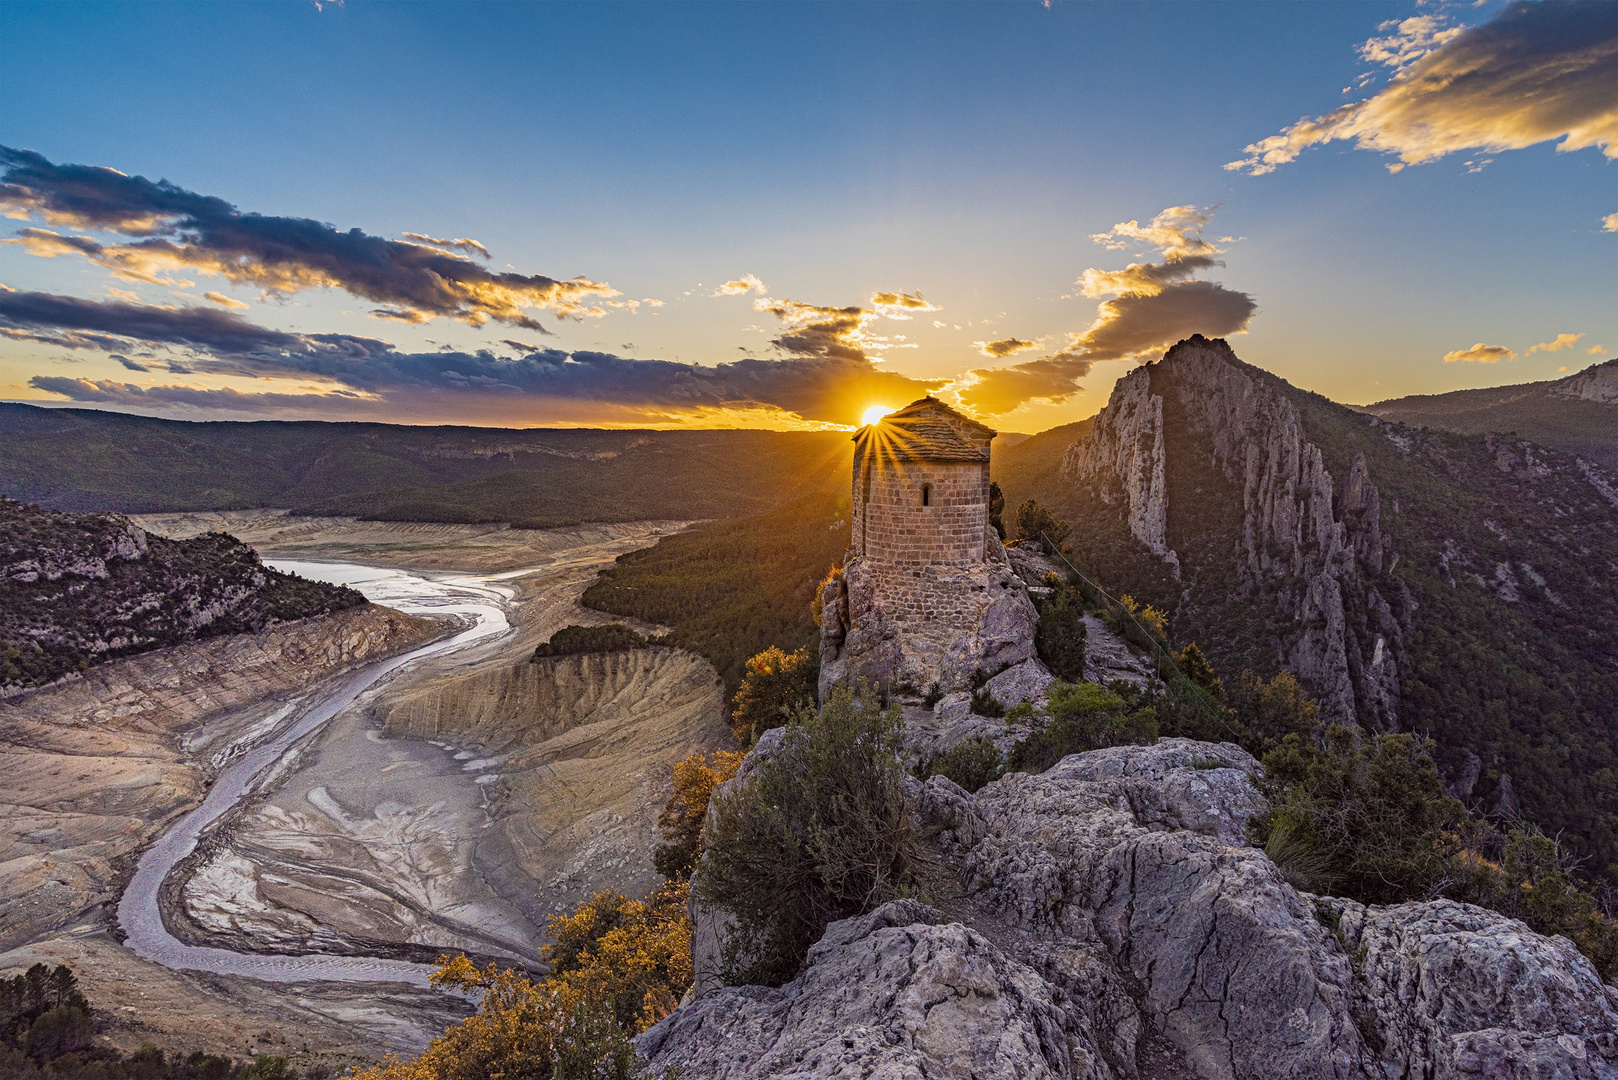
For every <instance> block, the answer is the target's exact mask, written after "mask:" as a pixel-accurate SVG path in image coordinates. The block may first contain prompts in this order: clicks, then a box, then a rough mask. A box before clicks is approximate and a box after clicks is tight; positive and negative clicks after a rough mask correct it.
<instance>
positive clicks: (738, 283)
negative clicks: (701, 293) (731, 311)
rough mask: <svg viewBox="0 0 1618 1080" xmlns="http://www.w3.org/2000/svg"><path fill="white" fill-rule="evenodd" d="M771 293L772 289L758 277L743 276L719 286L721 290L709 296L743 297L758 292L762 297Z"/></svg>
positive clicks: (718, 289)
mask: <svg viewBox="0 0 1618 1080" xmlns="http://www.w3.org/2000/svg"><path fill="white" fill-rule="evenodd" d="M769 291H770V287H769V286H768V285H766V284H764V283H763V282H762V281H760V280H759V279H758V277H757V275H754V274H743V275H742V276H741V277H739V278H737V279H736V280H735V281H727V282H725V283H724V284H723V285H721V286H719V288H717V289H715V290H714V291H713V292H711V293H709V294H708V295H709V296H742V295H744V294H746V293H750V292H756V293H758V294H759V295H760V296H763V295H764V294H765V293H767V292H769Z"/></svg>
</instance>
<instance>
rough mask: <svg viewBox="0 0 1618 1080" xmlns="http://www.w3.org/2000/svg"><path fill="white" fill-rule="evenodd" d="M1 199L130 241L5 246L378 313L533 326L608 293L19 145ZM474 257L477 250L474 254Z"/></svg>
mask: <svg viewBox="0 0 1618 1080" xmlns="http://www.w3.org/2000/svg"><path fill="white" fill-rule="evenodd" d="M0 170H3V171H0V207H9V208H11V209H12V210H13V211H22V212H24V213H38V214H41V215H42V216H43V217H44V218H45V220H46V222H47V223H49V224H52V225H67V226H72V227H75V228H81V229H92V230H96V231H100V232H106V233H118V234H122V235H124V236H128V237H133V238H135V239H133V240H132V241H131V242H129V243H120V244H102V243H99V242H98V241H95V240H93V239H90V238H88V237H79V236H64V235H61V234H58V233H56V232H53V231H51V230H49V229H26V230H24V231H23V232H22V233H21V234H20V235H19V236H18V237H17V238H16V239H14V240H10V241H7V242H8V243H16V244H21V245H23V246H24V247H26V248H27V249H28V250H29V251H31V252H33V253H34V254H36V255H41V256H45V257H54V256H58V255H67V254H78V255H82V256H84V257H86V258H89V259H91V260H93V261H95V262H96V263H99V264H100V265H102V266H105V267H108V268H109V269H111V270H113V271H114V272H115V273H117V274H119V275H122V276H124V277H127V278H130V279H134V280H141V281H152V280H158V275H160V274H162V273H165V272H168V271H173V270H179V269H185V270H195V271H200V272H202V273H208V274H216V275H218V276H220V277H223V278H225V279H227V280H229V281H232V282H235V283H238V284H250V285H255V286H259V287H261V288H263V289H265V290H267V291H270V292H279V293H293V292H298V291H300V290H303V289H312V288H336V289H342V290H343V291H345V292H348V293H351V294H353V295H355V296H358V297H361V298H363V299H366V300H370V301H373V302H375V303H378V304H380V305H382V307H381V308H379V309H378V312H379V313H385V314H386V315H387V317H391V318H405V319H409V320H411V321H420V320H424V319H428V318H434V317H440V316H442V317H447V318H454V319H460V320H462V321H464V322H467V323H470V324H472V325H474V326H478V325H482V324H483V323H484V322H486V321H488V320H490V319H493V320H495V321H497V322H502V323H506V324H508V325H511V326H521V327H525V328H528V329H532V330H539V329H541V327H540V324H539V322H538V320H537V319H534V318H533V317H532V316H530V315H528V314H526V313H525V312H526V311H527V310H529V309H548V310H551V311H554V312H555V313H556V314H558V315H561V316H564V317H579V316H584V315H600V314H605V311H604V309H602V308H600V307H599V306H593V300H594V298H604V297H610V296H616V295H618V293H617V291H616V290H614V289H612V288H611V287H610V286H608V285H606V284H605V283H602V282H597V281H590V280H588V279H586V278H582V277H581V278H574V279H572V280H568V281H562V280H558V279H556V278H550V277H545V276H543V275H532V276H529V275H523V274H515V273H495V272H492V271H490V270H487V269H485V268H484V267H482V266H480V265H479V264H478V263H476V262H474V261H473V260H472V259H469V258H467V257H466V256H464V255H458V254H455V253H454V252H452V251H445V250H441V248H440V247H437V246H434V245H439V244H447V245H449V246H451V247H466V246H467V245H471V246H472V247H474V248H478V249H479V250H481V245H477V244H476V242H475V241H471V240H454V241H438V240H433V239H432V238H430V237H424V238H423V239H425V240H428V241H431V242H430V243H406V242H404V241H400V240H386V239H383V238H382V237H379V236H371V235H368V234H366V233H364V232H362V231H361V230H359V229H350V230H348V231H347V232H341V231H339V230H337V229H335V228H333V227H332V226H330V225H327V224H324V223H322V222H318V221H312V220H310V219H308V218H291V217H275V216H270V215H264V214H251V213H243V212H241V211H240V210H237V209H236V208H235V207H234V206H231V205H230V204H229V203H227V202H225V201H224V200H222V199H218V198H215V197H213V196H207V195H198V194H196V193H194V192H190V191H186V190H185V189H184V188H180V187H177V186H175V185H173V184H171V183H169V182H168V181H166V180H159V181H156V182H153V181H151V180H147V179H146V178H145V177H141V176H125V175H124V174H123V173H120V172H117V171H116V170H113V169H106V168H99V167H94V166H87V165H55V164H52V163H51V162H50V161H48V160H46V159H45V158H44V157H42V156H40V155H39V154H36V153H34V152H33V151H29V150H14V149H10V148H7V147H0ZM483 254H487V253H486V252H484V253H483Z"/></svg>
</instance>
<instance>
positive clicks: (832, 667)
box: [820, 541, 1039, 695]
mask: <svg viewBox="0 0 1618 1080" xmlns="http://www.w3.org/2000/svg"><path fill="white" fill-rule="evenodd" d="M990 543H991V545H992V546H991V550H990V555H991V558H990V559H988V560H987V561H984V562H979V563H975V564H972V565H969V566H955V565H950V564H946V563H928V564H924V565H918V566H915V567H909V568H903V569H902V570H901V569H895V568H893V567H889V566H885V565H877V564H875V563H873V561H872V560H869V559H867V558H864V557H858V556H856V557H853V558H850V559H849V560H848V561H847V562H846V563H845V564H844V567H843V573H842V575H841V576H840V577H838V578H835V579H833V580H832V581H831V582H828V583H827V585H826V587H825V589H824V590H823V595H822V597H821V604H822V607H821V611H822V614H821V638H820V689H821V694H822V695H824V694H825V693H827V692H828V691H829V690H830V689H831V688H832V687H833V686H836V685H837V684H838V683H842V682H858V681H859V680H861V679H863V680H865V681H867V682H870V683H871V684H872V685H876V686H882V687H892V688H905V687H908V688H909V689H910V690H912V691H914V692H915V693H917V694H920V693H925V692H926V691H927V690H929V689H930V688H931V687H932V686H933V684H935V683H936V684H937V685H938V687H939V689H941V690H943V691H944V692H946V693H948V692H951V691H956V690H966V689H970V688H971V686H972V683H973V679H974V677H975V676H977V674H978V673H979V672H982V673H984V674H987V675H993V674H997V673H999V672H1000V671H1002V670H1004V669H1006V668H1009V667H1011V666H1013V665H1015V664H1020V663H1022V662H1023V661H1026V660H1028V659H1030V658H1032V657H1033V655H1034V628H1035V626H1036V625H1037V624H1038V622H1039V612H1038V611H1036V610H1035V609H1034V604H1033V601H1031V600H1030V599H1029V598H1028V590H1027V588H1026V587H1025V586H1024V585H1023V582H1022V579H1021V578H1019V577H1018V576H1017V575H1016V573H1015V572H1014V571H1013V570H1012V569H1011V565H1010V563H1009V562H1008V561H1007V560H1006V558H1005V552H1004V549H1002V548H1001V547H1000V544H999V541H990ZM898 573H903V574H904V575H906V576H907V579H908V580H907V582H906V585H905V587H904V588H903V589H902V590H901V589H897V588H894V587H892V585H891V582H890V579H891V578H892V577H893V576H894V575H895V574H898ZM918 597H919V598H921V607H919V608H917V609H916V610H909V609H908V608H907V609H906V610H898V609H895V608H894V607H893V604H894V603H895V602H896V600H897V599H903V600H905V601H907V602H908V601H914V600H916V598H918ZM928 597H936V598H937V604H936V606H932V607H929V606H927V601H926V598H928Z"/></svg>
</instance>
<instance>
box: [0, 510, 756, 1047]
mask: <svg viewBox="0 0 1618 1080" xmlns="http://www.w3.org/2000/svg"><path fill="white" fill-rule="evenodd" d="M223 517H224V518H225V520H221V516H219V515H197V516H195V517H188V518H181V517H170V518H165V519H153V518H150V517H148V518H142V519H139V522H138V523H139V525H140V526H141V527H143V528H145V529H147V530H149V531H150V532H152V533H154V534H156V535H168V536H170V537H175V538H180V537H185V536H188V535H195V534H200V533H202V532H205V531H209V530H212V529H220V528H228V529H229V530H230V531H231V532H233V533H234V534H235V535H238V536H239V537H241V538H243V539H245V540H248V541H250V542H252V543H253V544H254V546H255V548H256V549H257V550H258V551H259V553H260V555H261V556H262V557H264V558H265V560H266V562H267V563H268V564H269V565H271V566H273V567H275V568H277V569H281V570H286V571H290V572H295V573H297V574H299V575H300V576H304V577H308V578H313V579H323V580H327V581H331V582H334V583H341V584H346V585H349V586H351V587H353V588H356V589H358V590H359V591H360V592H361V593H363V594H364V595H365V596H366V597H367V599H370V600H372V601H373V604H371V605H367V606H366V607H363V608H360V609H356V610H355V611H353V612H345V613H340V614H339V615H336V616H329V617H326V618H325V619H319V620H308V621H306V622H304V623H300V624H295V625H294V626H292V627H289V628H281V629H279V630H272V631H270V632H268V633H267V634H266V635H262V636H261V637H259V638H257V639H243V638H225V639H215V640H211V641H208V642H203V643H199V644H197V645H190V646H181V647H178V648H175V649H168V650H160V651H158V652H156V653H149V654H145V655H143V656H140V657H135V658H132V659H129V660H124V661H115V662H113V663H110V664H104V665H102V666H99V667H97V668H94V669H92V671H91V672H90V673H89V674H88V675H87V676H86V677H84V678H82V679H75V680H70V681H68V682H66V683H63V684H60V685H55V686H52V687H48V688H46V689H44V690H42V691H40V692H37V693H35V694H32V695H28V696H25V697H23V698H21V699H19V700H15V701H8V702H6V703H5V704H4V705H0V723H3V724H4V727H3V729H0V730H3V731H4V733H5V738H6V741H7V746H6V753H7V759H8V761H10V762H12V763H14V764H19V763H20V764H22V765H24V766H26V767H27V769H28V772H27V773H26V775H27V776H29V777H34V776H37V777H38V779H37V780H36V781H34V783H33V786H32V787H29V788H25V789H24V790H21V791H18V792H16V793H15V794H13V795H12V796H11V798H12V799H14V800H15V801H16V802H17V803H18V804H19V805H18V807H17V808H15V809H11V808H8V809H9V810H10V812H8V814H7V815H6V821H7V826H8V831H9V832H11V833H14V834H15V835H13V836H10V837H9V838H8V846H7V849H6V851H5V857H6V862H5V864H4V865H5V870H6V874H5V876H4V880H5V882H6V896H5V897H4V902H5V906H4V907H3V908H0V928H3V930H4V933H5V935H6V936H5V938H4V939H3V944H4V945H6V946H7V947H8V948H9V949H10V951H9V952H5V953H0V970H8V969H11V968H13V967H16V966H19V965H26V964H27V963H32V962H34V961H35V960H45V961H50V962H55V961H57V960H67V961H68V962H70V963H71V962H74V959H75V958H77V961H78V963H77V964H76V965H75V966H76V967H79V966H81V965H82V966H84V967H88V968H92V969H93V970H94V978H93V982H92V983H90V984H87V985H91V988H92V989H93V990H94V991H95V992H96V993H97V994H98V995H99V996H100V998H101V999H103V1000H113V999H117V1000H141V999H140V998H139V995H142V994H157V993H161V994H162V995H163V996H164V998H165V1000H172V1001H179V1000H185V1001H187V1002H188V1004H187V1005H186V1006H185V1007H184V1008H182V1009H179V1010H177V1011H175V1010H169V1009H161V1008H160V1009H151V1008H148V1007H147V1005H146V1004H145V1002H144V1000H143V1001H142V1004H141V1005H140V1006H139V1007H138V1008H136V1009H135V1010H134V1012H133V1014H131V1015H128V1016H127V1017H126V1019H127V1021H128V1022H127V1024H124V1025H122V1026H120V1023H119V1019H120V1016H121V1014H120V1013H118V1012H115V1013H114V1014H113V1017H114V1028H115V1030H114V1032H113V1039H114V1042H117V1041H119V1040H120V1039H122V1040H123V1041H124V1042H125V1043H127V1044H129V1045H131V1046H132V1045H133V1043H134V1042H135V1041H137V1036H139V1037H146V1038H150V1037H153V1036H154V1035H156V1036H158V1037H159V1041H163V1040H168V1041H173V1042H176V1043H179V1044H184V1045H188V1046H197V1047H201V1048H203V1049H206V1050H209V1051H211V1052H219V1053H234V1054H237V1055H241V1054H243V1053H244V1052H245V1051H246V1050H247V1049H252V1048H253V1046H252V1045H247V1046H244V1045H243V1044H242V1043H241V1042H240V1041H239V1040H240V1039H241V1038H247V1039H248V1041H249V1044H251V1042H252V1040H253V1039H256V1038H258V1036H259V1035H262V1034H268V1036H269V1037H271V1038H272V1039H275V1040H288V1039H292V1040H293V1041H291V1042H285V1043H283V1042H280V1041H277V1042H276V1043H275V1046H276V1048H275V1049H274V1050H273V1051H271V1050H266V1049H265V1048H263V1047H257V1049H259V1051H260V1052H273V1053H276V1054H281V1055H284V1056H288V1057H289V1060H292V1061H293V1062H294V1064H297V1065H299V1066H300V1067H301V1066H303V1065H307V1064H309V1063H310V1062H311V1061H313V1060H314V1059H313V1058H310V1057H308V1056H307V1055H304V1054H303V1051H302V1050H301V1049H300V1046H301V1045H302V1043H301V1041H299V1040H296V1039H293V1037H292V1035H291V1034H290V1032H293V1031H299V1030H302V1031H308V1032H315V1033H318V1037H311V1038H310V1039H309V1045H310V1046H311V1047H312V1049H311V1050H310V1053H311V1054H317V1053H318V1054H325V1055H327V1057H329V1058H331V1059H332V1060H334V1061H335V1060H338V1059H341V1060H349V1061H356V1062H357V1061H359V1060H370V1059H374V1058H375V1057H376V1056H377V1055H379V1054H381V1053H383V1052H384V1051H389V1050H414V1049H418V1048H419V1047H420V1046H422V1045H423V1044H424V1043H425V1042H426V1040H427V1038H428V1037H430V1036H431V1035H432V1034H434V1033H436V1031H438V1030H439V1029H441V1028H442V1027H443V1026H444V1025H445V1024H446V1023H448V1022H451V1021H452V1020H453V1019H455V1018H456V1017H457V1016H459V1015H461V1014H462V1013H463V1012H464V1010H465V1008H466V1005H465V1002H464V1001H463V1000H462V999H460V998H458V997H456V996H454V995H445V994H443V993H440V992H436V991H431V990H427V989H425V982H426V978H425V976H426V974H427V973H428V972H429V971H430V970H431V967H430V965H431V963H432V962H433V961H434V960H435V959H436V958H437V957H438V956H439V955H440V954H441V953H443V952H445V951H462V950H464V951H466V952H468V953H469V954H471V955H473V956H476V957H485V958H488V959H497V960H499V961H501V962H502V963H507V964H511V963H516V964H519V965H528V966H531V965H533V964H535V963H536V962H537V956H538V954H537V949H538V947H539V945H540V944H541V943H542V941H543V936H544V925H545V918H546V916H547V915H550V914H554V913H557V912H561V911H565V910H570V909H571V908H572V907H573V906H574V904H576V903H577V902H578V901H579V900H580V899H582V898H586V897H588V896H589V895H591V894H592V893H593V892H594V891H596V890H599V889H603V888H615V889H620V890H623V891H625V892H629V893H632V894H639V893H643V892H644V891H646V889H647V888H648V887H649V886H650V885H651V883H652V881H653V880H654V879H655V875H653V874H652V873H651V871H650V848H651V846H652V845H653V844H655V842H656V840H657V834H656V828H655V821H656V815H657V812H658V810H659V809H660V808H661V807H662V804H663V802H664V801H665V800H666V798H667V789H668V777H669V772H670V769H671V767H672V764H673V763H674V762H675V761H678V760H679V759H681V758H683V757H684V756H686V755H687V754H688V753H690V752H692V751H693V750H706V749H709V748H711V747H713V746H716V745H725V744H728V740H729V739H730V734H729V730H728V728H727V727H726V725H725V724H724V722H723V704H722V698H721V689H722V688H721V686H720V684H719V682H718V679H717V678H716V676H715V675H714V673H713V670H712V669H711V668H710V667H709V666H708V665H707V664H706V663H704V662H703V661H701V660H700V659H698V658H696V657H694V656H692V655H691V654H689V653H683V652H679V651H677V650H673V649H649V650H642V651H639V652H635V653H630V654H622V655H607V656H581V657H565V658H559V659H557V660H554V661H548V662H545V663H539V664H535V663H530V662H529V657H530V654H531V653H532V652H533V648H534V645H535V644H536V642H538V641H543V640H545V639H546V638H548V637H549V636H550V634H552V633H553V632H554V631H555V630H556V629H558V628H559V627H561V626H563V625H567V624H569V623H577V622H582V623H597V622H603V621H606V617H605V616H603V615H601V614H600V613H597V612H590V611H586V610H584V609H582V608H580V607H579V605H578V597H579V594H580V593H581V592H582V591H583V589H584V588H585V586H586V585H587V584H588V583H589V582H590V581H592V580H593V579H594V578H595V576H596V573H597V572H598V571H599V569H600V568H601V567H602V566H603V565H605V564H607V563H610V561H611V560H612V559H613V558H614V557H616V556H617V555H618V554H620V553H622V552H624V551H628V550H632V549H634V548H636V547H640V546H644V545H646V544H648V543H650V542H653V541H655V539H656V538H657V537H658V536H659V535H660V534H662V533H663V532H667V531H672V530H674V529H678V528H679V527H680V524H681V523H678V522H674V523H626V524H618V525H610V526H587V527H579V528H568V529H558V530H511V529H505V528H488V527H482V526H441V525H425V526H417V525H411V524H399V525H378V524H376V523H357V522H354V521H352V520H344V519H325V520H322V519H298V520H296V521H290V520H288V519H287V518H286V517H285V515H282V514H278V513H274V512H239V513H233V514H230V515H224V516H223ZM334 557H335V558H334ZM361 560H363V561H361ZM405 567H409V568H411V569H405ZM378 605H380V606H378ZM373 624H374V625H373ZM377 626H381V627H383V628H391V630H392V632H391V634H383V633H381V632H380V631H378V630H377ZM642 628H643V629H647V630H651V629H654V628H652V627H649V626H643V627H642ZM367 634H369V636H366V635H367ZM278 635H279V636H278ZM349 639H354V640H353V641H350V640H349ZM373 639H374V641H373ZM345 642H347V643H348V644H347V646H346V648H345V645H344V643H345ZM322 646H324V647H325V651H326V654H329V657H330V658H329V659H328V658H326V657H325V656H324V655H323V656H322V660H323V661H324V662H321V661H314V660H313V657H312V656H311V654H314V653H317V652H319V651H320V649H321V647H322ZM261 654H263V655H266V656H268V655H273V657H274V659H273V660H271V659H263V660H260V661H259V662H258V663H256V664H255V663H254V660H255V658H257V657H259V656H260V655H261ZM103 804H115V805H110V806H109V805H103ZM96 811H99V813H97V812H96ZM69 837H74V838H76V839H75V840H74V842H67V838H69ZM29 845H33V847H32V849H30V847H29ZM148 845H149V846H148ZM142 848H145V852H144V854H143V855H142V856H141V859H140V862H139V865H138V866H134V865H132V860H133V856H134V854H136V853H137V852H139V851H140V850H141V849H142ZM30 851H32V852H34V853H32V854H30ZM30 867H32V870H30ZM120 894H121V895H122V900H121V902H120V901H119V896H120ZM115 908H116V916H115ZM120 938H121V939H122V942H123V944H122V946H120V945H119V944H118V941H119V939H120ZM311 954H318V955H311ZM360 985H364V986H366V987H367V989H366V990H365V991H364V992H363V993H362V994H356V993H355V992H354V988H355V987H356V986H360ZM203 1002H206V1004H205V1005H204V1004H203ZM199 1016H208V1017H212V1018H213V1020H214V1021H215V1022H214V1023H199V1022H198V1018H199ZM333 1024H335V1025H338V1026H340V1027H341V1029H342V1030H340V1031H339V1030H336V1029H334V1028H333V1027H332V1026H331V1025H333ZM249 1031H250V1032H251V1035H250V1036H249V1035H243V1034H242V1033H243V1032H249ZM345 1054H346V1055H348V1056H347V1057H346V1058H344V1057H343V1055H345ZM332 1055H335V1057H332ZM322 1060H325V1059H322Z"/></svg>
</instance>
